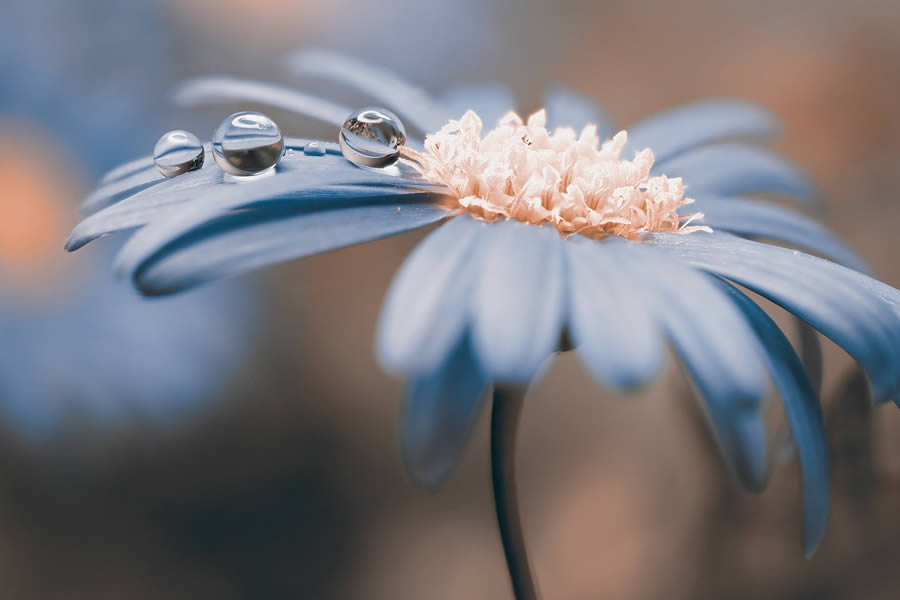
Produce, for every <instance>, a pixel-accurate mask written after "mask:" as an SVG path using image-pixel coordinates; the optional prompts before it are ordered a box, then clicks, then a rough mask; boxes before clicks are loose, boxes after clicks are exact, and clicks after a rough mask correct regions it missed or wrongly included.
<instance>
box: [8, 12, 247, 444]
mask: <svg viewBox="0 0 900 600" xmlns="http://www.w3.org/2000/svg"><path fill="white" fill-rule="evenodd" d="M7 4H8V5H7ZM156 4H157V3H154V2H135V3H129V4H128V5H121V6H120V5H119V3H115V2H110V1H107V0H104V1H99V2H96V1H95V2H81V3H72V2H60V1H55V0H51V1H46V0H42V1H39V2H27V3H4V18H3V22H2V23H0V79H2V81H3V88H2V90H0V186H2V188H3V191H4V194H3V196H2V197H0V223H2V225H0V331H2V332H3V336H2V338H0V419H4V420H6V421H8V422H9V423H10V424H11V425H12V426H13V427H15V428H16V429H17V430H18V431H19V432H20V433H22V434H24V435H26V436H27V437H30V438H32V439H44V438H46V437H47V436H48V435H49V434H51V433H53V432H54V431H57V430H58V428H59V427H60V426H62V425H63V424H64V423H66V422H69V421H72V420H77V421H79V422H82V423H95V424H99V425H110V424H116V423H124V422H126V421H128V420H135V419H139V418H150V419H153V420H159V419H165V418H173V417H174V416H176V415H179V414H182V413H183V410H184V409H187V408H189V407H191V406H194V405H196V404H197V403H199V402H201V401H203V400H205V399H207V398H210V397H211V396H212V395H213V394H215V393H216V392H218V391H219V390H221V389H222V387H223V382H226V381H227V380H228V377H229V375H230V374H231V372H232V371H234V370H235V369H236V368H238V366H239V364H240V361H241V359H242V357H243V356H244V354H245V353H246V347H247V345H248V343H249V341H250V336H251V334H252V329H253V328H252V327H251V325H252V321H253V318H254V313H255V302H254V301H253V298H252V294H250V290H248V289H246V286H238V285H236V284H231V283H229V284H226V285H224V286H223V285H217V286H215V287H214V288H210V289H207V290H200V291H199V293H191V294H187V295H185V296H183V297H179V298H172V299H165V300H163V301H160V302H156V301H148V300H147V299H146V298H143V297H141V296H140V295H138V294H137V293H136V292H135V291H134V289H133V288H132V287H131V286H127V285H122V283H121V282H118V281H116V280H115V279H114V278H113V277H112V276H111V274H110V273H109V270H108V269H107V268H106V267H105V265H106V264H107V262H108V260H109V257H110V250H112V249H111V248H105V249H99V248H98V251H97V252H92V253H89V254H87V255H85V256H84V257H83V259H82V260H79V261H71V260H70V259H69V260H65V253H64V252H62V251H61V249H60V248H59V245H58V239H57V240H54V239H53V237H56V236H57V235H58V234H55V233H51V234H48V232H53V231H54V228H59V227H62V228H63V231H64V230H65V228H67V227H68V226H69V225H68V223H70V222H71V220H72V219H74V217H75V213H76V212H77V199H78V198H79V197H80V195H81V190H82V189H83V188H82V185H83V183H84V182H85V181H89V180H91V179H93V178H94V177H95V176H97V175H98V174H99V173H101V172H102V171H103V170H105V169H108V168H109V167H110V166H112V165H113V164H116V163H119V162H121V161H122V157H123V156H124V157H128V156H129V154H131V155H133V154H132V153H137V152H138V149H139V148H141V149H143V150H144V151H146V148H147V143H148V142H147V140H150V142H149V143H150V144H152V140H153V139H155V137H156V136H157V135H158V134H159V132H158V131H154V125H153V120H152V118H151V119H145V118H144V117H143V115H144V114H145V113H147V112H149V111H150V109H151V107H152V102H153V99H152V98H153V94H154V93H157V94H158V93H159V92H160V90H162V89H164V88H165V87H166V81H168V74H167V73H166V70H165V69H166V67H165V65H166V62H165V61H164V60H161V55H162V52H163V51H164V50H161V48H162V49H164V48H166V47H167V46H168V42H166V38H165V37H164V32H163V29H162V21H161V20H160V15H159V14H158V11H157V9H156V8H155V7H156ZM138 65H140V66H138ZM98 74H99V75H98ZM138 115H142V116H141V118H137V116H138ZM148 122H149V124H150V129H149V130H148ZM47 165H54V166H55V167H56V168H54V169H53V170H51V171H48V170H47Z"/></svg>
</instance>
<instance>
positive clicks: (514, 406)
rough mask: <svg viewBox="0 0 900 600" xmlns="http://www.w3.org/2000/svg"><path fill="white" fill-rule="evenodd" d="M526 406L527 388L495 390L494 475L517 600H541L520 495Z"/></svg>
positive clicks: (507, 562) (504, 545) (493, 411)
mask: <svg viewBox="0 0 900 600" xmlns="http://www.w3.org/2000/svg"><path fill="white" fill-rule="evenodd" d="M524 402H525V390H524V388H517V387H516V388H513V387H502V386H498V387H495V388H494V399H493V408H492V410H491V474H492V475H493V480H494V505H495V508H496V510H497V524H498V526H499V528H500V538H501V539H502V540H503V552H504V553H505V554H506V564H507V567H508V568H509V577H510V579H511V581H512V587H513V593H514V594H515V598H516V600H539V595H538V590H537V584H536V583H535V580H534V576H533V575H532V573H531V567H530V566H529V563H528V554H527V552H526V550H525V536H524V534H523V531H522V519H521V516H520V514H519V500H518V494H517V491H516V434H517V432H518V430H519V417H520V416H521V414H522V406H523V404H524Z"/></svg>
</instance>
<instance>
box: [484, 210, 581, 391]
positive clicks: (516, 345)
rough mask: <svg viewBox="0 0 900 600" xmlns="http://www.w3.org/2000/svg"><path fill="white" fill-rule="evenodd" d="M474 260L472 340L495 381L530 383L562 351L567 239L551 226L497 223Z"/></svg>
mask: <svg viewBox="0 0 900 600" xmlns="http://www.w3.org/2000/svg"><path fill="white" fill-rule="evenodd" d="M489 227H490V235H489V236H488V237H487V239H486V241H485V243H484V246H483V248H482V255H481V256H478V257H476V259H475V260H479V261H481V262H482V264H481V273H480V276H479V278H478V282H477V283H476V285H475V289H474V292H473V295H472V304H471V308H472V340H473V345H474V348H475V354H476V356H477V357H478V359H479V361H480V362H481V365H482V368H483V369H484V372H485V374H486V375H487V376H488V377H489V378H490V379H491V381H495V382H511V383H520V382H521V383H528V382H530V381H531V380H532V379H533V378H534V376H535V375H536V374H537V373H538V371H539V369H540V367H541V365H542V364H543V363H544V361H545V360H546V359H547V358H548V357H549V356H550V355H551V354H553V352H555V351H556V350H557V348H558V347H559V341H560V336H561V334H562V325H563V309H564V306H565V294H564V286H563V283H564V280H563V267H564V263H563V254H562V245H563V243H564V241H563V240H562V238H560V236H559V234H558V233H557V232H556V230H555V229H554V228H552V227H549V226H544V227H536V226H534V225H527V224H525V223H520V222H518V221H495V222H493V223H491V224H490V225H489Z"/></svg>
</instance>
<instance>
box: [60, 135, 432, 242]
mask: <svg viewBox="0 0 900 600" xmlns="http://www.w3.org/2000/svg"><path fill="white" fill-rule="evenodd" d="M332 183H339V184H342V186H343V189H345V190H347V189H349V188H348V186H354V185H360V186H362V188H363V189H362V190H360V192H359V193H357V194H355V195H356V196H364V195H365V194H364V193H363V192H365V191H366V190H368V189H369V188H371V187H373V186H381V187H383V188H385V189H388V188H393V189H397V188H396V187H395V186H405V187H413V186H418V187H434V186H431V185H430V184H427V183H425V182H422V181H420V180H410V179H406V178H404V177H400V176H393V175H388V174H386V173H383V172H377V171H374V170H369V169H360V168H357V167H355V166H354V165H352V164H351V163H350V162H348V161H347V160H345V159H343V158H342V157H339V156H335V155H332V154H327V155H325V156H306V155H304V154H302V153H297V152H295V153H294V155H293V156H292V157H290V158H288V157H287V156H286V157H285V158H284V159H283V160H282V163H281V164H279V166H278V172H277V174H276V175H275V176H274V177H265V178H263V179H261V180H252V181H251V180H248V179H241V178H236V177H231V176H228V177H226V176H225V175H224V174H223V172H222V170H221V169H218V168H217V167H215V166H210V167H209V168H207V167H204V168H203V169H201V170H199V171H194V172H191V173H185V174H184V175H179V176H178V177H175V178H173V179H165V178H163V179H162V180H161V181H159V182H158V183H156V184H154V185H152V186H150V187H147V188H144V189H142V190H139V191H137V192H135V193H134V194H133V195H131V196H130V197H128V198H126V199H124V200H122V201H120V202H118V203H117V204H115V205H113V206H111V207H109V208H106V209H105V210H102V211H100V212H98V213H95V214H94V215H91V216H90V217H88V218H87V219H85V220H84V221H82V222H81V223H80V224H79V225H78V226H77V227H76V228H75V229H74V230H73V231H72V233H71V234H70V236H69V240H68V241H67V242H66V249H68V250H70V251H71V250H77V249H78V248H80V247H81V246H83V245H84V244H87V243H88V242H90V241H92V240H94V239H96V238H97V237H99V236H102V235H105V234H107V233H111V232H114V231H120V230H123V229H131V228H134V227H140V226H142V225H146V224H147V223H150V222H151V221H155V220H161V219H163V218H164V217H167V216H170V215H173V214H174V213H175V212H176V211H181V210H183V209H184V206H185V205H186V203H188V202H190V203H191V205H192V206H193V205H196V204H201V205H202V206H204V207H205V206H207V205H210V204H211V205H215V206H221V207H223V208H224V207H225V204H226V203H228V202H231V203H240V202H244V203H245V204H247V205H249V204H252V203H253V202H257V201H262V200H266V199H281V200H283V199H284V198H285V197H287V198H290V197H293V196H296V197H298V198H302V197H304V190H306V191H308V190H310V189H313V188H322V187H331V186H330V185H329V184H332ZM402 191H403V189H400V190H399V192H402ZM399 192H398V193H399ZM307 195H308V194H307ZM347 196H349V197H353V196H354V194H352V193H349V194H347ZM201 198H205V199H206V200H205V201H203V202H200V200H201Z"/></svg>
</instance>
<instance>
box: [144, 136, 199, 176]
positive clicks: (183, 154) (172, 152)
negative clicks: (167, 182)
mask: <svg viewBox="0 0 900 600" xmlns="http://www.w3.org/2000/svg"><path fill="white" fill-rule="evenodd" d="M204 156H205V153H204V151H203V144H201V143H200V140H199V139H197V136H196V135H194V134H193V133H191V132H190V131H184V130H183V129H175V130H173V131H170V132H168V133H164V134H163V135H162V137H161V138H159V141H157V142H156V145H155V146H154V147H153V162H154V163H155V164H156V168H157V169H159V172H160V173H162V174H163V175H165V176H166V177H175V176H176V175H181V174H182V173H187V172H188V171H195V170H197V169H199V168H200V167H202V166H203V158H204Z"/></svg>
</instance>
